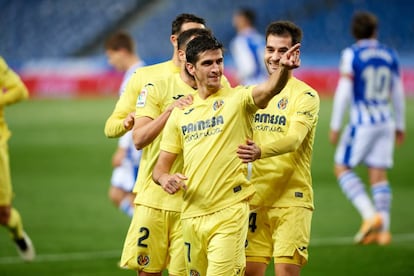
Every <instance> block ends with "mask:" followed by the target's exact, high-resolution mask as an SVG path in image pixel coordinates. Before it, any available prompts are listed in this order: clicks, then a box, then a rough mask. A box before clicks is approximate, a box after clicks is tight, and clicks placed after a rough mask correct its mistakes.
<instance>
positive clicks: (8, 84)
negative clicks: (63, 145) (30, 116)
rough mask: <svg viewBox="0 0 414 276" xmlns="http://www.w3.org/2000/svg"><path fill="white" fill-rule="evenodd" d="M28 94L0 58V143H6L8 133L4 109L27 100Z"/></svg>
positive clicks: (18, 79)
mask: <svg viewBox="0 0 414 276" xmlns="http://www.w3.org/2000/svg"><path fill="white" fill-rule="evenodd" d="M28 97H29V92H28V91H27V88H26V86H25V85H24V83H23V82H22V80H21V79H20V77H19V76H18V75H17V74H16V73H15V72H14V71H13V70H12V69H10V68H9V66H8V65H7V63H6V61H5V60H4V59H3V58H2V57H1V56H0V142H4V141H7V140H8V138H9V137H10V131H9V129H8V127H7V124H6V120H5V118H4V107H5V106H6V105H10V104H13V103H16V102H18V101H21V100H24V99H27V98H28Z"/></svg>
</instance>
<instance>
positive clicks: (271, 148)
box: [238, 21, 319, 276]
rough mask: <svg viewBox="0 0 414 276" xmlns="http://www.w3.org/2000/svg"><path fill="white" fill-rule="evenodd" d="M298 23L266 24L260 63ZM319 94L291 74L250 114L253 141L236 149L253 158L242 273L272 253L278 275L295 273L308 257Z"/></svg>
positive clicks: (283, 44) (286, 41) (273, 64)
mask: <svg viewBox="0 0 414 276" xmlns="http://www.w3.org/2000/svg"><path fill="white" fill-rule="evenodd" d="M301 38H302V31H301V29H300V28H299V27H298V26H296V25H295V24H294V23H292V22H290V21H277V22H273V23H271V24H270V25H269V26H268V27H267V30H266V48H265V60H264V62H265V64H266V67H267V70H268V73H269V74H270V75H273V74H274V73H275V72H277V71H278V70H279V69H278V68H279V61H280V59H281V58H282V56H283V54H284V53H285V52H286V51H288V50H289V49H290V48H291V47H292V45H295V44H296V43H300V41H301ZM318 112H319V96H318V93H317V92H316V91H315V90H314V89H312V88H311V87H310V86H309V85H307V84H306V83H304V82H303V81H300V80H298V79H296V78H295V77H293V76H292V73H291V72H289V81H288V82H287V84H286V86H285V87H284V88H283V90H282V91H281V92H280V93H279V94H278V95H276V96H275V97H274V98H272V100H271V101H270V102H269V104H268V106H267V107H266V108H265V109H262V110H259V111H258V112H257V113H256V115H255V117H254V131H253V141H254V142H253V141H252V140H250V139H249V140H248V141H247V144H246V145H241V146H240V147H239V150H238V155H239V157H240V158H241V159H242V160H243V162H245V163H248V162H252V161H254V160H255V159H257V160H256V161H254V162H253V163H252V177H251V182H252V184H253V185H254V187H255V188H256V194H255V195H254V196H253V198H252V199H251V201H250V209H251V213H250V217H249V228H248V229H249V231H248V235H247V246H246V256H247V268H246V275H249V276H252V275H254V276H259V275H260V276H263V275H265V270H266V266H267V264H268V263H269V261H270V259H271V257H273V258H274V262H275V266H274V267H275V274H276V275H278V276H285V275H299V274H300V270H301V267H302V266H303V265H305V264H306V263H307V259H308V251H307V249H308V245H309V238H310V229H311V219H312V211H313V190H312V177H311V159H312V147H313V141H314V137H315V128H316V124H317V121H318Z"/></svg>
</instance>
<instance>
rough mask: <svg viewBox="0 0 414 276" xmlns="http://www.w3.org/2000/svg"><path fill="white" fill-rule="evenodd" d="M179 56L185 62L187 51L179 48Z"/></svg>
mask: <svg viewBox="0 0 414 276" xmlns="http://www.w3.org/2000/svg"><path fill="white" fill-rule="evenodd" d="M178 58H179V59H180V61H181V62H185V61H186V59H185V51H184V50H180V49H178Z"/></svg>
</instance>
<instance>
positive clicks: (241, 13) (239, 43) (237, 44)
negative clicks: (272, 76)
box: [230, 8, 267, 85]
mask: <svg viewBox="0 0 414 276" xmlns="http://www.w3.org/2000/svg"><path fill="white" fill-rule="evenodd" d="M255 20H256V14H255V12H254V11H253V10H252V9H248V8H240V9H237V10H236V11H235V12H234V14H233V27H234V28H235V29H236V31H237V35H236V36H235V37H234V38H233V39H232V41H231V42H230V53H231V55H232V57H233V61H234V64H235V65H236V69H237V78H238V80H239V81H240V83H241V84H244V85H248V84H257V83H260V82H262V81H264V80H265V79H267V73H266V67H265V66H264V64H263V62H262V61H263V48H264V46H265V38H264V36H263V35H262V34H261V33H259V32H258V31H257V29H256V28H255V26H254V23H255Z"/></svg>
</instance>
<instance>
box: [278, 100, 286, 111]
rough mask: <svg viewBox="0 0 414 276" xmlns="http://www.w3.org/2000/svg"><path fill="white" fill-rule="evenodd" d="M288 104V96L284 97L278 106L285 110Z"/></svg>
mask: <svg viewBox="0 0 414 276" xmlns="http://www.w3.org/2000/svg"><path fill="white" fill-rule="evenodd" d="M287 104H288V99H286V98H282V99H281V100H280V101H279V102H278V103H277V108H279V109H280V110H283V109H285V108H286V106H287Z"/></svg>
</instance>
